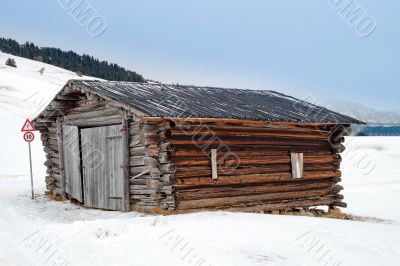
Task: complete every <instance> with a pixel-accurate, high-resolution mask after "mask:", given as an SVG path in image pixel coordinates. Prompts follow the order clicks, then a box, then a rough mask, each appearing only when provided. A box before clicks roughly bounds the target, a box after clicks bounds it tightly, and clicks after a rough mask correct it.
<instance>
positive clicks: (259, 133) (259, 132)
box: [171, 126, 329, 141]
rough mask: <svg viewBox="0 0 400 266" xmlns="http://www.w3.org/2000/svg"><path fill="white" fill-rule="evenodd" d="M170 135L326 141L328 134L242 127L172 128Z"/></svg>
mask: <svg viewBox="0 0 400 266" xmlns="http://www.w3.org/2000/svg"><path fill="white" fill-rule="evenodd" d="M171 135H172V136H173V137H174V138H175V137H178V138H179V137H180V136H185V135H186V136H187V135H190V136H200V135H201V136H242V137H277V138H278V137H279V138H293V139H310V140H324V141H327V140H328V137H329V134H328V133H327V132H323V133H322V132H321V133H309V132H307V131H300V130H292V129H287V130H282V129H267V128H243V127H239V128H238V127H224V126H221V127H203V128H193V129H180V128H174V129H172V130H171Z"/></svg>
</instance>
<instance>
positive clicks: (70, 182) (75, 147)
mask: <svg viewBox="0 0 400 266" xmlns="http://www.w3.org/2000/svg"><path fill="white" fill-rule="evenodd" d="M62 132H63V144H62V145H63V156H64V177H65V192H66V193H67V194H69V195H70V196H71V197H72V198H74V199H76V200H78V201H79V202H83V198H82V176H81V158H80V150H79V129H78V127H76V126H70V125H64V126H63V130H62Z"/></svg>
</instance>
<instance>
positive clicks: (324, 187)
mask: <svg viewBox="0 0 400 266" xmlns="http://www.w3.org/2000/svg"><path fill="white" fill-rule="evenodd" d="M121 111H123V112H124V114H127V116H126V115H123V113H122V112H121ZM140 115H141V113H140V112H137V110H133V109H130V108H127V107H126V106H125V105H123V104H120V103H118V102H116V101H115V100H113V99H109V98H102V97H100V96H99V95H97V94H94V93H92V92H90V91H88V90H87V89H85V88H84V87H80V86H76V85H74V84H73V82H72V83H69V84H68V85H67V86H65V87H64V89H63V91H62V92H61V93H60V94H59V95H57V96H56V98H55V99H54V100H53V101H52V102H51V104H50V105H49V106H48V107H46V109H45V110H44V111H43V112H42V113H41V114H40V115H39V117H38V118H37V119H36V120H35V121H34V123H35V125H36V127H37V128H38V129H39V130H40V132H41V139H42V142H43V146H44V151H45V152H46V158H47V160H46V162H45V163H44V164H45V165H46V167H47V176H46V187H47V189H48V190H50V191H51V192H52V193H53V195H60V196H63V195H65V193H66V196H67V197H69V198H70V197H73V198H78V197H77V196H74V195H71V194H73V193H72V192H71V191H69V192H67V191H66V190H68V189H67V184H64V183H63V182H64V181H65V180H64V178H63V177H64V176H66V175H67V174H66V170H67V169H65V168H64V167H66V166H65V165H64V162H65V159H64V158H65V153H66V152H65V151H63V150H64V147H65V145H64V144H62V143H61V144H62V145H61V146H60V141H63V138H62V136H61V135H62V134H63V133H62V131H63V130H60V121H61V120H62V123H63V125H69V126H76V127H79V128H80V130H82V129H84V128H95V127H103V126H110V125H120V126H119V127H121V123H122V127H123V129H124V130H125V132H120V134H119V136H122V138H111V139H109V141H108V142H107V144H104V149H105V150H107V151H108V153H109V155H108V157H109V160H108V166H107V167H108V168H109V169H114V170H115V171H114V170H113V171H111V172H112V174H113V175H116V176H122V177H121V178H122V179H121V180H122V186H123V187H125V188H129V191H127V189H125V190H124V191H125V194H124V193H122V195H120V194H121V193H120V192H121V191H120V190H119V187H118V189H117V188H115V187H112V186H110V187H109V189H110V191H112V193H114V192H115V193H114V194H116V195H111V194H110V195H111V197H115V198H119V197H121V198H122V200H121V202H118V204H117V203H116V204H117V205H118V206H117V205H115V206H114V207H115V208H120V209H123V210H126V209H127V208H128V206H127V205H128V201H127V200H126V198H127V197H128V196H129V208H130V209H132V210H140V211H146V212H157V211H160V212H161V211H173V210H177V211H185V210H199V209H203V208H206V209H207V208H212V209H227V208H228V209H232V210H245V209H247V208H254V207H255V206H263V207H262V208H264V209H266V210H273V209H286V208H292V207H308V206H316V205H329V206H331V207H332V206H345V203H344V202H342V199H343V196H342V195H340V194H338V193H339V192H340V190H341V189H342V187H341V186H338V185H337V183H338V182H340V180H341V179H340V176H341V172H340V170H339V169H340V162H341V157H340V155H339V153H340V152H342V151H343V150H344V146H343V145H342V144H341V142H343V140H344V138H343V137H344V136H346V135H348V134H349V127H348V125H339V126H334V125H329V124H321V125H317V124H301V123H283V122H279V123H278V122H277V123H271V122H262V121H250V120H238V119H236V120H230V119H216V118H214V119H208V120H207V119H197V120H196V119H191V120H190V121H189V120H185V119H184V118H180V119H178V118H177V119H171V120H166V119H162V118H148V119H142V120H141V119H139V117H140ZM106 137H109V136H106ZM60 138H61V140H60ZM121 146H123V147H121ZM117 147H120V148H117ZM212 149H215V150H216V153H215V154H214V155H215V158H216V167H214V169H215V171H214V175H213V170H212V164H211V161H212V160H211V150H212ZM67 153H68V151H67ZM111 154H112V155H111ZM291 154H303V163H300V165H299V166H301V165H302V166H303V169H302V171H301V169H300V170H299V171H297V172H296V174H295V175H298V177H300V178H293V177H294V175H293V166H292V162H293V160H292V156H291ZM60 160H61V161H60ZM119 161H122V165H118V167H119V169H117V162H119ZM299 161H301V160H299ZM67 167H68V166H67ZM68 172H70V170H68ZM111 172H110V173H111ZM301 172H302V174H301V175H300V174H297V173H301ZM99 174H104V173H100V172H99ZM213 176H214V177H218V178H216V179H215V178H214V179H213V178H212V177H213ZM114 177H115V176H113V178H114ZM124 177H125V179H124ZM109 181H111V182H113V181H112V178H111V179H109ZM114 181H115V180H114ZM90 182H95V181H94V180H92V181H90ZM124 182H125V183H124ZM117 194H118V195H117ZM83 201H85V197H84V198H83ZM260 208H261V207H260Z"/></svg>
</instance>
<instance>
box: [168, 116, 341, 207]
mask: <svg viewBox="0 0 400 266" xmlns="http://www.w3.org/2000/svg"><path fill="white" fill-rule="evenodd" d="M174 125H175V126H174V127H172V128H171V140H170V143H171V145H172V146H173V147H174V151H172V152H170V154H169V156H170V157H171V161H170V164H171V165H174V171H173V172H171V174H172V175H173V176H174V178H175V179H176V182H175V185H174V189H175V190H176V193H175V196H176V206H177V210H186V209H204V208H217V209H218V208H245V207H246V206H248V207H251V206H253V207H254V205H263V206H264V207H265V206H271V209H272V208H276V207H277V206H279V207H280V208H282V209H285V208H291V207H305V206H315V205H338V204H339V203H338V202H340V201H341V199H340V198H338V197H336V196H335V195H338V193H339V191H340V190H341V187H340V186H336V183H337V182H339V181H340V176H341V173H340V171H339V167H340V162H341V157H340V155H339V154H337V151H338V150H340V149H342V147H341V146H340V145H341V144H340V142H341V141H343V135H346V134H347V132H345V130H346V129H347V128H346V127H343V128H340V129H338V128H337V127H335V126H334V125H321V126H317V125H313V126H311V125H301V124H299V125H295V124H283V123H280V124H271V123H270V124H267V123H265V124H264V125H262V124H260V123H254V124H252V123H240V122H238V123H230V122H229V121H222V120H221V121H216V122H213V123H211V122H208V123H193V122H191V123H189V122H185V121H176V122H175V123H174ZM338 136H340V137H338ZM338 147H339V148H338ZM213 149H217V160H216V161H217V163H216V165H217V172H218V179H213V178H212V177H213V175H214V174H213V167H212V153H211V151H212V150H213ZM293 167H295V169H294V168H293ZM318 199H319V200H318ZM296 201H298V202H299V205H298V206H296ZM285 203H287V204H286V205H285Z"/></svg>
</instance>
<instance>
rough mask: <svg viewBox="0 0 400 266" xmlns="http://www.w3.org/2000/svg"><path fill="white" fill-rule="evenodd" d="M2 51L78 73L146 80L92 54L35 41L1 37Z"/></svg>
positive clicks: (122, 79) (115, 78) (109, 78)
mask: <svg viewBox="0 0 400 266" xmlns="http://www.w3.org/2000/svg"><path fill="white" fill-rule="evenodd" d="M0 51H2V52H4V53H8V54H12V55H16V56H20V57H24V58H28V59H33V60H37V61H41V62H44V63H47V64H51V65H54V66H58V67H61V68H64V69H67V70H70V71H74V72H76V73H78V74H82V75H86V76H92V77H97V78H102V79H106V80H117V81H136V82H144V78H143V77H142V75H140V74H138V73H136V72H134V71H130V70H126V69H125V68H123V67H120V66H118V65H117V64H112V63H108V62H107V61H99V59H97V58H94V57H93V56H90V55H86V54H84V55H79V54H77V53H75V52H73V51H68V52H66V51H62V50H61V49H58V48H52V47H38V46H36V45H34V44H33V43H29V42H26V43H25V44H19V43H18V42H17V41H15V40H13V39H5V38H0Z"/></svg>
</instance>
